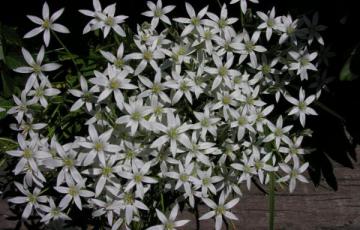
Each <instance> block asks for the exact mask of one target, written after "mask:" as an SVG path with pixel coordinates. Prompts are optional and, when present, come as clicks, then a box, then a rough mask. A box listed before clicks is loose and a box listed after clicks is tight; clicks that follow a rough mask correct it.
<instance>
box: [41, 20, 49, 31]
mask: <svg viewBox="0 0 360 230" xmlns="http://www.w3.org/2000/svg"><path fill="white" fill-rule="evenodd" d="M50 26H51V23H50V21H49V20H48V19H45V20H44V22H43V24H42V27H43V28H44V29H50Z"/></svg>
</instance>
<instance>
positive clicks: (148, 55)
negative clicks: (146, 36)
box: [143, 50, 153, 61]
mask: <svg viewBox="0 0 360 230" xmlns="http://www.w3.org/2000/svg"><path fill="white" fill-rule="evenodd" d="M143 55H144V59H145V60H146V61H151V60H152V59H153V54H152V52H151V51H149V50H147V51H145V52H144V54H143Z"/></svg>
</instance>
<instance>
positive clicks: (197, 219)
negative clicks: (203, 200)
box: [195, 202, 200, 230]
mask: <svg viewBox="0 0 360 230" xmlns="http://www.w3.org/2000/svg"><path fill="white" fill-rule="evenodd" d="M199 217H200V215H199V208H198V204H197V202H195V219H196V230H199V229H200V221H199Z"/></svg>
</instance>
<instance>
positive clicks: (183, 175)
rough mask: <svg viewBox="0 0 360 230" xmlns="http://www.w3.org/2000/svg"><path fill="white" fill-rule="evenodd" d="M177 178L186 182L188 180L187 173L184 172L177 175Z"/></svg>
mask: <svg viewBox="0 0 360 230" xmlns="http://www.w3.org/2000/svg"><path fill="white" fill-rule="evenodd" d="M179 179H180V180H181V181H182V182H187V181H188V180H189V175H187V174H185V173H182V174H181V175H180V177H179Z"/></svg>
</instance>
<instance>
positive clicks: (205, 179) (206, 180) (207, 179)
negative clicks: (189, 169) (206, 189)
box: [202, 177, 210, 185]
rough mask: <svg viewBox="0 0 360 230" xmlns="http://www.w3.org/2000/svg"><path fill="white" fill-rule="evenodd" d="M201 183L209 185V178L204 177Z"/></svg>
mask: <svg viewBox="0 0 360 230" xmlns="http://www.w3.org/2000/svg"><path fill="white" fill-rule="evenodd" d="M202 182H203V184H204V185H209V184H210V178H208V177H206V178H204V179H202Z"/></svg>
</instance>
